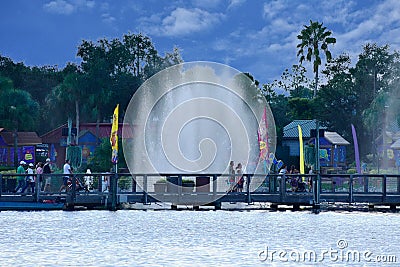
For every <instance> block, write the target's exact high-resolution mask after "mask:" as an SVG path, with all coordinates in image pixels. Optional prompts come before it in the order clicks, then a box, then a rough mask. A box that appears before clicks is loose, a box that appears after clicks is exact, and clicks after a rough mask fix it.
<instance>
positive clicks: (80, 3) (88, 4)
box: [43, 0, 95, 15]
mask: <svg viewBox="0 0 400 267" xmlns="http://www.w3.org/2000/svg"><path fill="white" fill-rule="evenodd" d="M94 7H95V2H94V1H88V0H71V1H65V0H54V1H51V2H49V3H47V4H44V5H43V9H44V10H45V11H47V12H49V13H54V14H63V15H70V14H72V13H74V12H75V11H77V10H82V9H92V8H94Z"/></svg>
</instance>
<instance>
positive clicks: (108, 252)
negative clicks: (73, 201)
mask: <svg viewBox="0 0 400 267" xmlns="http://www.w3.org/2000/svg"><path fill="white" fill-rule="evenodd" d="M0 236H1V242H0V251H1V254H0V265H1V266H12V265H13V266H204V265H212V266H217V265H218V266H269V265H270V264H273V265H276V266H282V265H284V266H304V265H305V264H310V263H309V262H308V261H304V260H303V261H302V262H301V263H300V264H299V262H295V260H299V258H297V259H296V257H297V256H299V255H300V254H301V253H303V252H304V251H313V252H315V253H316V254H317V260H320V259H321V257H322V256H321V255H322V253H323V252H324V251H328V252H329V251H331V252H332V251H333V252H334V250H336V251H338V252H345V253H347V252H349V251H354V252H360V253H364V252H366V251H367V252H371V253H372V255H370V258H369V259H376V257H375V256H382V255H384V256H390V255H394V256H396V260H397V262H400V242H399V241H398V237H399V236H400V216H399V214H393V213H358V212H341V213H333V212H332V213H331V212H323V213H320V214H318V215H315V214H311V213H308V212H269V211H249V212H239V211H234V212H232V211H201V212H194V211H118V212H109V211H78V212H62V211H51V212H11V211H10V212H1V213H0ZM338 241H339V243H338ZM340 246H343V247H340ZM344 246H345V247H344ZM267 250H268V258H266V257H265V256H266V253H265V252H266V251H267ZM282 251H283V252H285V253H286V255H284V256H283V257H281V258H280V259H279V258H278V256H277V255H278V253H279V252H280V253H282ZM272 252H275V254H274V255H271V253H272ZM296 253H297V254H296ZM303 254H304V253H303ZM271 256H273V257H274V258H273V259H272V257H271ZM290 257H291V258H290ZM329 257H330V256H328V254H325V258H324V261H323V262H322V263H321V262H320V263H318V262H313V263H312V264H313V266H348V265H353V264H356V263H353V262H350V263H352V264H350V263H349V262H345V261H340V258H337V257H336V259H335V255H334V256H333V258H329ZM372 257H375V258H372ZM381 259H382V258H381ZM391 259H392V258H391ZM261 260H265V261H261ZM283 261H287V262H285V263H284V262H283ZM367 264H368V266H370V263H368V262H366V261H365V259H361V261H360V262H357V265H358V266H362V265H367ZM396 265H397V264H394V263H392V264H390V266H396ZM376 266H382V263H379V264H378V263H376Z"/></svg>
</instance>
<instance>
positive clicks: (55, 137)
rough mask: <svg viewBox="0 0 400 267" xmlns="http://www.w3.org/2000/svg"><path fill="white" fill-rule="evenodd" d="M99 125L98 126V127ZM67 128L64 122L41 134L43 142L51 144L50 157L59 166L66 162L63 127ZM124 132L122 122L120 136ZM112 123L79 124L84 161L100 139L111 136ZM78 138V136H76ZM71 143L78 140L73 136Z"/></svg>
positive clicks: (79, 143) (119, 129)
mask: <svg viewBox="0 0 400 267" xmlns="http://www.w3.org/2000/svg"><path fill="white" fill-rule="evenodd" d="M97 126H98V127H97ZM66 128H67V124H64V125H62V126H60V127H58V128H56V129H54V130H52V131H50V132H48V133H45V134H44V135H42V136H41V138H42V142H43V143H44V144H48V145H49V157H50V158H51V160H52V162H55V163H56V164H57V166H58V167H61V166H62V165H63V164H64V161H65V156H66V148H67V136H65V131H66V130H64V135H63V129H66ZM121 132H122V123H119V126H118V136H120V137H121V136H122V135H121ZM110 133H111V123H100V124H96V123H81V124H80V125H79V133H78V134H77V139H78V145H79V146H80V147H81V148H82V162H83V163H85V162H86V161H87V160H88V158H89V157H90V156H91V155H93V153H94V151H95V149H96V147H97V145H99V144H100V139H102V138H110ZM75 139H76V138H75ZM71 144H76V140H74V138H72V140H71Z"/></svg>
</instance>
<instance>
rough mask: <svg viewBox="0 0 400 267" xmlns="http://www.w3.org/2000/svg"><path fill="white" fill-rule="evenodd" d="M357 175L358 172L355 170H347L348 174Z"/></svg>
mask: <svg viewBox="0 0 400 267" xmlns="http://www.w3.org/2000/svg"><path fill="white" fill-rule="evenodd" d="M356 173H357V170H356V169H354V168H351V169H348V170H347V174H356Z"/></svg>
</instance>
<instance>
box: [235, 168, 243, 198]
mask: <svg viewBox="0 0 400 267" xmlns="http://www.w3.org/2000/svg"><path fill="white" fill-rule="evenodd" d="M236 175H237V182H236V184H237V191H238V192H243V186H244V177H243V170H242V163H238V165H237V166H236Z"/></svg>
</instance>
